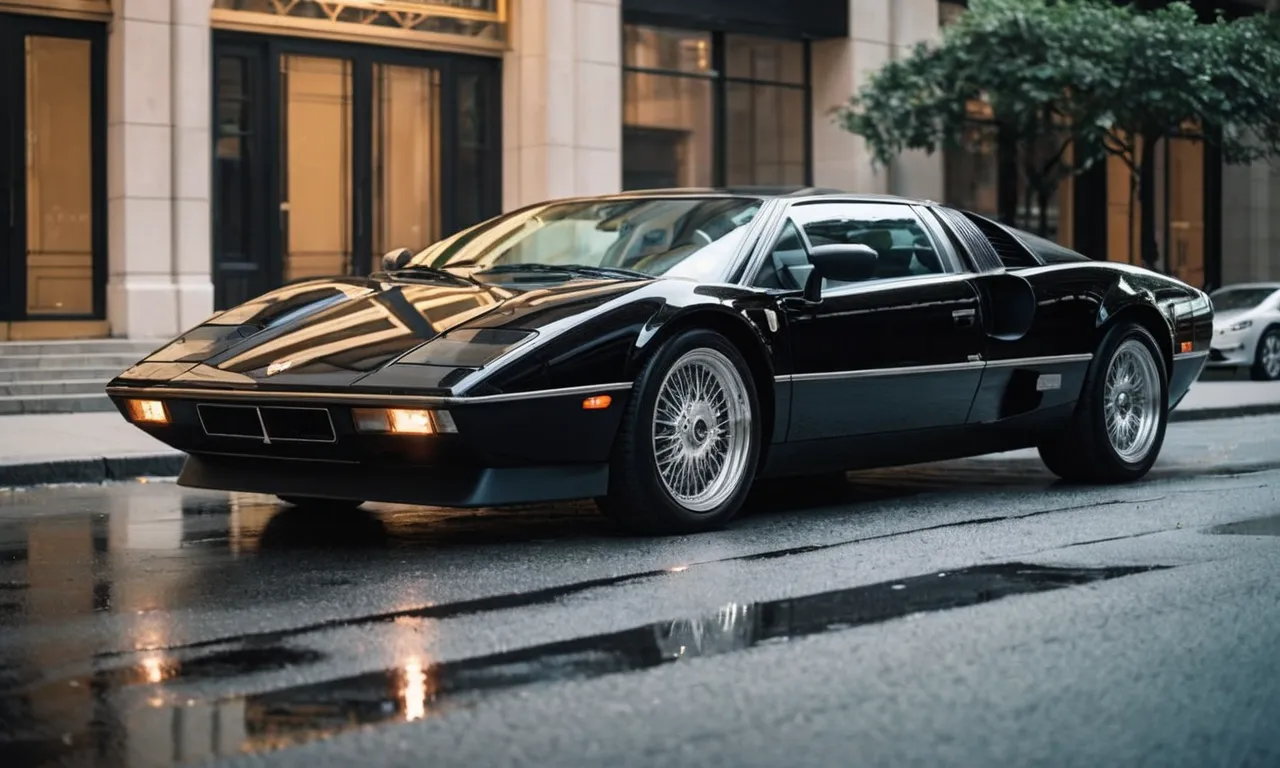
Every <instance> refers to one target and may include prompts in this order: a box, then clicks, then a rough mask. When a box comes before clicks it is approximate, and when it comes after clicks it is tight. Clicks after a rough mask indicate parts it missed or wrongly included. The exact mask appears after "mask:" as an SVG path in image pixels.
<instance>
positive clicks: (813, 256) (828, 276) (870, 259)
mask: <svg viewBox="0 0 1280 768" xmlns="http://www.w3.org/2000/svg"><path fill="white" fill-rule="evenodd" d="M879 260H880V254H878V253H876V250H875V249H874V248H872V247H871V246H869V245H863V244H862V243H852V244H849V245H843V244H837V245H819V246H815V247H814V249H813V250H811V251H809V263H810V264H812V265H813V272H812V273H810V275H809V280H808V282H807V283H806V284H805V298H807V299H810V300H813V301H817V300H818V298H819V297H820V296H821V293H822V281H823V280H824V279H825V280H835V281H836V282H839V283H856V282H860V281H862V280H869V279H870V278H871V277H873V276H874V275H875V272H876V263H877V262H878V261H879Z"/></svg>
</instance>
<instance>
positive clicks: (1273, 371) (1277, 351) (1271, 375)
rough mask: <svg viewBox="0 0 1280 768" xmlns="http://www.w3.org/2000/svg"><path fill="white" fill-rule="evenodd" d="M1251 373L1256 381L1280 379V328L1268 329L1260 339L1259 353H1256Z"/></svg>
mask: <svg viewBox="0 0 1280 768" xmlns="http://www.w3.org/2000/svg"><path fill="white" fill-rule="evenodd" d="M1249 373H1250V374H1251V378H1253V380H1254V381H1275V380H1277V379H1280V328H1268V329H1267V330H1266V331H1265V332H1263V334H1262V338H1260V339H1258V351H1257V352H1255V353H1254V356H1253V367H1252V369H1250V371H1249Z"/></svg>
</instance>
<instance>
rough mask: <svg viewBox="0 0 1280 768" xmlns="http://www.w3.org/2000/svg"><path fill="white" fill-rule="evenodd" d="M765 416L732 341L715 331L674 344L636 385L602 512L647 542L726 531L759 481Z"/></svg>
mask: <svg viewBox="0 0 1280 768" xmlns="http://www.w3.org/2000/svg"><path fill="white" fill-rule="evenodd" d="M758 413H759V400H758V395H757V393H756V388H755V382H754V380H753V379H752V377H751V371H750V369H749V368H748V367H747V363H746V360H744V359H743V357H742V354H741V353H740V352H739V351H738V350H737V348H736V347H735V346H734V345H733V344H732V343H731V342H730V341H729V340H728V339H726V338H725V337H723V336H721V335H720V334H718V333H715V332H713V331H709V330H691V331H685V332H683V333H680V334H678V335H676V336H674V337H672V338H671V339H669V340H668V341H667V342H665V343H664V344H663V345H662V347H661V348H660V349H659V350H658V351H657V352H656V353H655V354H654V355H653V356H652V357H651V358H650V359H649V360H648V362H647V363H646V364H645V366H644V369H643V370H642V371H641V373H640V376H639V378H638V379H637V381H636V388H635V391H634V393H633V395H632V397H631V399H630V402H629V403H628V404H627V411H626V413H625V414H624V416H623V420H622V425H621V427H620V429H619V433H618V439H617V443H616V445H615V448H614V455H613V459H612V462H611V465H610V470H609V493H608V495H607V496H606V497H605V498H603V499H600V500H598V501H597V504H598V505H599V506H600V507H601V511H602V512H604V513H605V515H606V516H608V517H609V518H610V519H612V520H615V521H616V522H618V523H620V524H622V525H624V526H625V527H627V528H629V529H631V530H633V531H636V532H638V533H646V534H681V533H696V532H700V531H706V530H711V529H714V528H718V527H720V526H722V525H724V524H725V523H727V522H728V521H729V520H731V519H732V518H733V516H734V515H735V514H737V512H738V510H739V509H740V508H741V507H742V504H743V501H744V500H745V499H746V496H747V494H748V492H749V491H750V489H751V481H752V479H753V478H754V476H755V470H756V463H757V461H758V459H759V455H760V435H761V429H760V420H759V418H757V414H758Z"/></svg>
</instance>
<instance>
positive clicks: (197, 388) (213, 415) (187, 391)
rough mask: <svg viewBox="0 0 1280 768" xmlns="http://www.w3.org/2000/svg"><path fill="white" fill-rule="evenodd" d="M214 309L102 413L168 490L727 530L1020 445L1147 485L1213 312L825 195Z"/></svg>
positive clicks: (458, 241)
mask: <svg viewBox="0 0 1280 768" xmlns="http://www.w3.org/2000/svg"><path fill="white" fill-rule="evenodd" d="M382 266H383V271H381V272H378V273H375V274H372V275H370V276H368V277H340V278H331V279H317V280H307V281H304V282H299V283H295V284H292V285H287V286H285V287H283V288H279V289H277V290H274V291H271V292H270V293H267V294H265V295H263V296H261V297H259V298H257V299H254V300H252V301H249V302H247V303H245V304H241V305H240V306H237V307H233V308H232V309H229V310H226V311H225V312H221V313H219V314H217V315H215V316H213V317H211V318H209V320H207V321H206V322H204V323H203V324H201V325H200V326H199V327H197V328H194V329H192V330H191V331H189V332H188V333H185V334H183V335H182V336H181V337H180V338H178V339H176V340H175V341H173V342H172V343H170V344H167V345H165V346H164V347H163V348H162V349H160V350H159V351H157V352H156V353H155V354H153V355H151V356H150V357H148V358H146V359H145V360H144V361H142V362H141V363H139V364H138V365H136V366H134V367H133V368H131V369H129V370H128V371H126V372H124V373H123V374H121V375H120V376H119V377H117V378H116V379H114V380H113V381H112V382H111V383H110V385H109V386H108V388H107V391H108V393H109V394H110V395H111V397H112V398H113V399H114V401H115V403H116V405H117V407H118V408H119V409H120V412H121V413H122V414H124V416H125V417H126V418H128V419H129V420H130V421H132V422H133V423H134V424H136V425H137V426H138V427H139V428H141V429H144V430H146V431H147V432H149V433H150V434H152V435H155V436H156V437H157V438H159V439H161V440H163V441H164V442H166V443H168V444H169V445H172V446H174V447H175V448H178V449H181V450H183V451H185V452H187V453H188V454H189V458H188V459H187V462H186V466H185V468H184V469H183V471H182V475H181V477H180V478H179V483H181V484H183V485H186V486H192V487H199V488H213V489H222V490H236V491H251V492H259V493H269V494H275V495H278V496H279V497H280V498H282V499H284V500H285V501H287V502H290V503H294V504H299V505H312V506H317V507H319V506H343V505H356V504H360V503H362V502H363V501H365V500H373V501H387V502H408V503H422V504H435V505H443V506H458V507H475V506H491V505H506V504H518V503H531V502H545V501H552V500H559V499H576V498H594V499H596V501H597V503H598V505H599V507H600V509H601V510H602V511H603V512H604V513H605V514H606V515H608V516H609V517H611V518H613V519H615V520H617V521H619V522H621V523H623V524H625V525H627V526H629V527H631V528H633V529H635V530H639V531H647V532H657V533H676V532H691V531H699V530H705V529H709V528H712V527H714V526H719V525H722V524H724V523H725V522H726V521H728V520H729V519H730V518H732V517H733V516H734V514H735V513H736V512H737V511H738V509H739V508H740V506H741V505H742V503H743V499H744V497H745V496H746V495H747V493H748V492H749V491H750V490H751V487H752V484H753V481H754V480H755V479H757V478H765V477H780V476H798V475H818V474H823V473H833V472H840V471H843V470H846V469H856V468H865V467H872V466H887V465H895V464H907V463H915V462H925V461H933V460H939V459H946V458H954V457H960V456H969V455H975V454H982V453H989V452H995V451H1004V450H1011V449H1016V448H1024V447H1030V446H1036V447H1038V448H1039V450H1040V455H1041V456H1042V457H1043V458H1044V461H1045V464H1047V465H1048V467H1049V469H1051V470H1052V471H1053V472H1054V473H1056V474H1057V475H1059V476H1061V477H1063V478H1066V479H1069V480H1075V481H1082V482H1117V481H1126V480H1134V479H1136V478H1140V477H1142V476H1143V475H1144V474H1145V473H1146V472H1147V471H1148V470H1149V469H1150V467H1151V465H1152V464H1153V463H1154V462H1155V459H1156V456H1157V454H1158V453H1159V452H1160V447H1161V444H1162V443H1163V440H1164V434H1165V426H1166V424H1167V422H1168V414H1169V411H1170V410H1171V409H1172V408H1173V407H1175V406H1176V405H1177V404H1178V402H1179V401H1180V400H1181V399H1182V397H1183V396H1184V395H1185V394H1186V393H1187V390H1188V388H1189V387H1190V386H1191V383H1192V382H1193V381H1194V380H1195V379H1196V377H1197V376H1198V375H1199V373H1200V370H1201V368H1202V367H1203V366H1204V364H1205V359H1206V356H1207V354H1208V352H1209V342H1210V338H1211V336H1212V333H1213V308H1212V304H1211V302H1210V301H1209V298H1208V297H1207V296H1206V295H1205V294H1204V293H1202V292H1201V291H1199V290H1197V289H1195V288H1193V287H1191V286H1189V285H1186V284H1184V283H1182V282H1179V281H1178V280H1175V279H1173V278H1170V277H1166V276H1163V275H1160V274H1157V273H1154V272H1151V271H1148V270H1145V269H1141V268H1137V267H1133V266H1129V265H1125V264H1115V263H1108V262H1099V261H1092V260H1090V259H1088V258H1086V257H1085V256H1082V255H1080V254H1078V253H1075V252H1073V251H1070V250H1068V249H1065V248H1062V247H1060V246H1058V245H1055V244H1053V243H1051V242H1049V241H1047V240H1044V239H1041V238H1038V237H1035V236H1033V235H1030V234H1027V233H1024V232H1021V231H1017V230H1013V229H1010V228H1008V227H1005V226H1003V225H1001V224H998V223H996V222H994V221H991V220H989V219H986V218H983V217H981V216H977V215H974V214H972V213H966V212H963V211H958V210H955V209H952V208H948V207H946V206H941V205H937V204H934V203H929V202H922V201H916V200H905V199H901V198H896V197H886V196H870V195H850V194H842V193H837V192H828V191H823V190H814V189H805V190H799V191H787V192H778V191H772V192H769V193H767V194H766V193H762V192H760V191H743V190H727V191H726V190H672V191H655V192H646V193H637V194H624V195H612V196H606V197H591V198H582V199H573V200H560V201H554V202H549V203H544V204H539V205H535V206H531V207H528V208H524V209H522V210H518V211H515V212H512V213H508V214H505V215H503V216H500V217H498V218H495V219H492V220H490V221H486V222H484V223H481V224H478V225H476V226H474V227H472V228H470V229H468V230H465V231H463V232H460V233H458V234H456V235H454V236H452V237H450V238H448V239H446V240H443V241H441V242H438V243H436V244H435V245H432V246H431V247H429V248H427V249H426V250H424V251H422V252H421V253H418V254H416V255H414V254H412V253H410V252H409V251H408V250H401V251H397V252H393V253H390V254H387V255H386V256H385V257H383V265H382Z"/></svg>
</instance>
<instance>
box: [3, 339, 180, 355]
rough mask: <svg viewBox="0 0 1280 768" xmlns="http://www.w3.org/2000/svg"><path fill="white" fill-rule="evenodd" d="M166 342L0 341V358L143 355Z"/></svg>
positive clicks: (161, 340)
mask: <svg viewBox="0 0 1280 768" xmlns="http://www.w3.org/2000/svg"><path fill="white" fill-rule="evenodd" d="M165 343H166V340H164V339H147V340H139V339H73V340H68V341H6V342H0V358H3V357H6V356H8V355H83V354H117V355H136V356H137V357H145V356H147V355H148V354H150V353H151V352H153V351H155V350H157V349H159V348H160V347H161V346H163V345H164V344H165Z"/></svg>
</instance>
